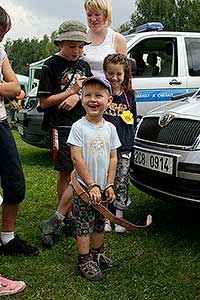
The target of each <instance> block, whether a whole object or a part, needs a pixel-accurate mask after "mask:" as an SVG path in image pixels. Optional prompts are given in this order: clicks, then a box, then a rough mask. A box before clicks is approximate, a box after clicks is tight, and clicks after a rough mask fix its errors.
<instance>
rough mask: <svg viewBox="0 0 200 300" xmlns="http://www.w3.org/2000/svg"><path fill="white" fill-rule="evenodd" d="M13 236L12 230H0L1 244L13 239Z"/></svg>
mask: <svg viewBox="0 0 200 300" xmlns="http://www.w3.org/2000/svg"><path fill="white" fill-rule="evenodd" d="M14 237H15V233H14V231H9V232H1V243H2V244H3V245H6V244H7V243H8V242H10V241H11V240H13V239H14Z"/></svg>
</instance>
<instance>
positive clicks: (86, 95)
mask: <svg viewBox="0 0 200 300" xmlns="http://www.w3.org/2000/svg"><path fill="white" fill-rule="evenodd" d="M111 94H112V90H111V86H110V83H109V82H108V81H107V80H106V79H104V78H100V77H95V76H93V77H89V78H87V79H85V81H84V82H83V85H82V104H83V107H84V108H85V111H86V115H85V117H82V118H81V119H80V120H78V121H77V122H75V123H74V124H73V125H72V129H71V131H70V134H69V138H68V140H67V143H68V144H69V145H70V148H71V156H72V161H73V164H74V167H75V172H76V177H77V180H78V181H79V183H80V184H81V185H82V186H83V188H84V189H85V190H87V192H88V193H89V195H90V198H91V200H92V201H101V197H102V192H103V191H104V194H105V197H106V199H107V201H108V202H113V201H114V200H115V193H114V189H113V187H114V185H113V182H114V178H115V172H116V165H117V148H118V147H120V145H121V144H120V141H119V138H118V135H117V131H116V128H115V127H114V125H113V124H111V123H110V122H107V121H105V120H104V119H103V113H104V110H105V107H106V105H107V104H108V102H109V101H111V99H112V96H111ZM73 212H74V216H75V218H76V233H77V246H78V253H79V256H78V268H77V272H78V273H79V274H81V275H82V276H84V277H86V278H87V279H89V280H101V279H102V278H103V277H104V273H102V270H103V269H105V268H110V267H117V266H118V263H117V262H115V261H113V260H111V259H110V258H108V257H106V256H105V255H104V254H103V242H104V227H105V219H104V217H103V216H102V215H101V214H100V213H99V212H97V211H96V210H95V209H94V208H93V207H92V206H91V205H87V204H86V203H85V202H84V201H83V200H82V199H81V198H80V197H78V196H77V194H76V193H75V194H74V201H73Z"/></svg>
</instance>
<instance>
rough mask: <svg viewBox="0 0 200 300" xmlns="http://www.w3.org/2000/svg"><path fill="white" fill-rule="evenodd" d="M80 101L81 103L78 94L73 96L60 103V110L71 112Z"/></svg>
mask: <svg viewBox="0 0 200 300" xmlns="http://www.w3.org/2000/svg"><path fill="white" fill-rule="evenodd" d="M78 101H79V95H78V94H74V95H71V96H69V97H67V99H65V100H63V101H62V102H61V103H60V105H59V106H58V109H66V110H71V109H72V108H73V107H74V106H75V105H76V104H77V102H78Z"/></svg>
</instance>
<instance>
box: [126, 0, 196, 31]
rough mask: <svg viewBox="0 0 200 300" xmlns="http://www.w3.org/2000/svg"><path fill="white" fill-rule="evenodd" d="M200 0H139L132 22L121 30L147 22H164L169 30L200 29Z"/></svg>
mask: <svg viewBox="0 0 200 300" xmlns="http://www.w3.org/2000/svg"><path fill="white" fill-rule="evenodd" d="M199 14H200V3H199V0H137V1H136V10H135V12H134V13H133V14H132V16H131V19H130V22H129V23H125V24H123V25H122V26H121V27H120V31H123V30H122V29H124V28H126V30H127V25H128V27H129V28H131V27H135V26H137V25H141V24H144V23H146V22H153V21H154V22H155V21H159V22H162V23H163V24H164V26H165V28H166V29H167V30H175V31H200V23H199Z"/></svg>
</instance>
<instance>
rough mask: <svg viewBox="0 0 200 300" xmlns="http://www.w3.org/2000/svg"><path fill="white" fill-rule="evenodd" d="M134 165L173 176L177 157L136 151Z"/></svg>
mask: <svg viewBox="0 0 200 300" xmlns="http://www.w3.org/2000/svg"><path fill="white" fill-rule="evenodd" d="M134 163H135V164H136V165H138V166H141V167H144V168H147V169H151V170H154V171H158V172H162V173H165V174H169V175H173V173H174V164H175V157H174V156H170V155H165V154H164V155H163V154H160V153H154V152H148V151H143V150H138V149H135V152H134Z"/></svg>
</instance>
